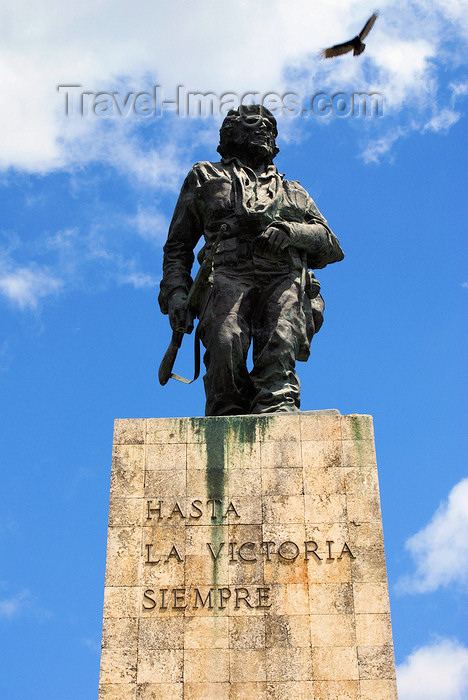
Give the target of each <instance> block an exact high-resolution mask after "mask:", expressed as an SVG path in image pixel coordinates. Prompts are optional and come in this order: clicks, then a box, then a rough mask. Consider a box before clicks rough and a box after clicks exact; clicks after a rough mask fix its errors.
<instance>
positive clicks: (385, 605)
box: [99, 414, 397, 700]
mask: <svg viewBox="0 0 468 700" xmlns="http://www.w3.org/2000/svg"><path fill="white" fill-rule="evenodd" d="M100 683H101V685H100V694H99V698H100V700H130V699H131V700H137V699H138V700H150V699H151V700H156V699H158V700H182V699H183V700H198V699H200V700H201V699H203V700H210V699H213V700H228V699H229V700H234V699H235V700H240V699H243V700H261V699H262V700H263V699H265V700H266V699H267V698H268V699H278V700H279V699H281V700H295V699H297V700H299V699H301V700H302V699H304V700H306V699H307V700H309V699H312V698H315V699H316V700H319V699H320V700H332V699H333V700H346V699H349V700H354V699H357V698H360V699H361V700H395V699H396V697H397V692H396V683H395V667H394V658H393V645H392V633H391V624H390V609H389V602H388V590H387V576H386V569H385V557H384V546H383V537H382V523H381V516H380V503H379V490H378V480H377V466H376V461H375V451H374V439H373V429H372V418H371V417H370V416H359V415H351V416H340V415H324V414H315V415H314V414H296V415H294V414H293V415H278V414H277V415H276V416H273V415H272V416H241V417H226V418H224V417H223V418H159V419H142V420H117V421H116V423H115V433H114V454H113V465H112V483H111V500H110V515H109V535H108V553H107V570H106V587H105V601H104V625H103V640H102V658H101V679H100Z"/></svg>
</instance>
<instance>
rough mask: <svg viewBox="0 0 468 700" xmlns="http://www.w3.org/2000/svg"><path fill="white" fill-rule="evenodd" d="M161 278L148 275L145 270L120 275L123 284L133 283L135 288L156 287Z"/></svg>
mask: <svg viewBox="0 0 468 700" xmlns="http://www.w3.org/2000/svg"><path fill="white" fill-rule="evenodd" d="M159 280H160V278H158V277H153V276H152V275H147V274H146V273H144V272H131V273H129V274H126V275H125V274H124V275H120V276H119V281H120V282H121V283H122V284H131V285H132V286H133V287H135V289H145V288H149V289H155V288H156V285H157V284H158V282H159Z"/></svg>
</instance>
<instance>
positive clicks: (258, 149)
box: [218, 105, 279, 163]
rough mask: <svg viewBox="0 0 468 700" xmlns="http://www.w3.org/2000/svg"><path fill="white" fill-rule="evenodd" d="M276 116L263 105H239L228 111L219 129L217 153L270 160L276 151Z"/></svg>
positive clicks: (224, 155) (271, 160) (277, 149)
mask: <svg viewBox="0 0 468 700" xmlns="http://www.w3.org/2000/svg"><path fill="white" fill-rule="evenodd" d="M276 136H278V129H277V128H276V119H275V118H274V116H273V114H272V113H271V112H270V110H269V109H267V108H266V107H263V105H240V106H239V107H238V108H237V109H231V110H229V112H228V113H227V115H226V117H225V119H224V121H223V123H222V126H221V129H220V131H219V146H218V153H220V154H221V156H222V157H223V158H233V157H236V158H239V159H240V160H242V158H243V156H244V157H245V156H246V157H247V158H248V159H251V158H254V159H255V160H263V161H265V162H266V163H272V162H273V158H274V157H275V156H276V154H277V153H278V152H279V148H277V146H276V143H275V138H276Z"/></svg>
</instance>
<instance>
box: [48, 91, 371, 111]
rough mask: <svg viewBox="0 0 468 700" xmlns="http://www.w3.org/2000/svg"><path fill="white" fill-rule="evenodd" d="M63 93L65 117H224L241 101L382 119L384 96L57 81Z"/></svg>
mask: <svg viewBox="0 0 468 700" xmlns="http://www.w3.org/2000/svg"><path fill="white" fill-rule="evenodd" d="M57 90H58V92H60V93H62V94H63V95H64V98H65V100H64V106H65V114H66V116H67V117H76V116H78V117H87V116H90V115H91V116H96V117H128V116H130V115H136V116H138V117H162V116H164V114H165V113H170V114H173V115H174V114H175V115H177V116H178V117H216V116H218V117H225V116H226V114H227V113H228V112H229V110H230V109H236V108H237V107H238V106H239V105H246V106H247V105H249V104H261V105H263V106H264V107H266V108H267V109H269V110H270V112H272V113H273V114H274V115H275V117H278V116H280V115H283V116H286V117H299V116H302V117H308V116H310V115H312V116H316V117H328V116H329V115H334V116H336V117H350V116H352V117H382V116H383V104H384V98H383V95H381V94H380V93H378V92H372V93H366V92H354V93H351V94H348V93H345V92H337V93H334V94H333V95H329V94H328V93H326V92H318V93H316V94H315V95H313V96H311V97H310V98H307V99H306V100H302V99H301V98H300V97H299V96H298V95H297V94H296V93H294V92H285V93H283V94H282V95H281V94H277V93H274V92H270V93H265V94H263V95H262V94H261V93H255V92H247V93H244V94H243V95H238V94H236V93H233V92H225V93H223V94H221V95H215V94H214V93H211V92H205V93H203V92H189V91H187V90H186V88H185V87H184V86H183V85H179V86H178V87H177V90H176V93H175V95H174V96H173V99H165V95H164V91H163V88H162V87H161V86H160V85H155V86H154V88H153V90H152V92H127V93H125V94H124V93H120V92H91V91H87V90H83V86H82V85H58V86H57Z"/></svg>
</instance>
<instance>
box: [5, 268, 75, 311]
mask: <svg viewBox="0 0 468 700" xmlns="http://www.w3.org/2000/svg"><path fill="white" fill-rule="evenodd" d="M62 284H63V282H62V280H60V279H59V278H57V277H56V276H55V275H53V274H51V272H50V271H49V270H48V269H47V268H41V267H40V266H38V265H36V264H34V263H31V264H29V265H27V266H21V265H18V266H12V264H11V263H6V264H5V263H2V262H1V261H0V294H3V295H4V296H5V297H6V298H7V299H8V300H9V301H11V302H12V303H13V304H15V305H16V306H18V307H19V308H20V309H27V308H30V309H35V308H36V307H37V305H38V302H39V300H40V299H41V298H42V297H46V296H49V295H50V294H56V293H57V292H58V291H59V290H60V288H61V287H62Z"/></svg>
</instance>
